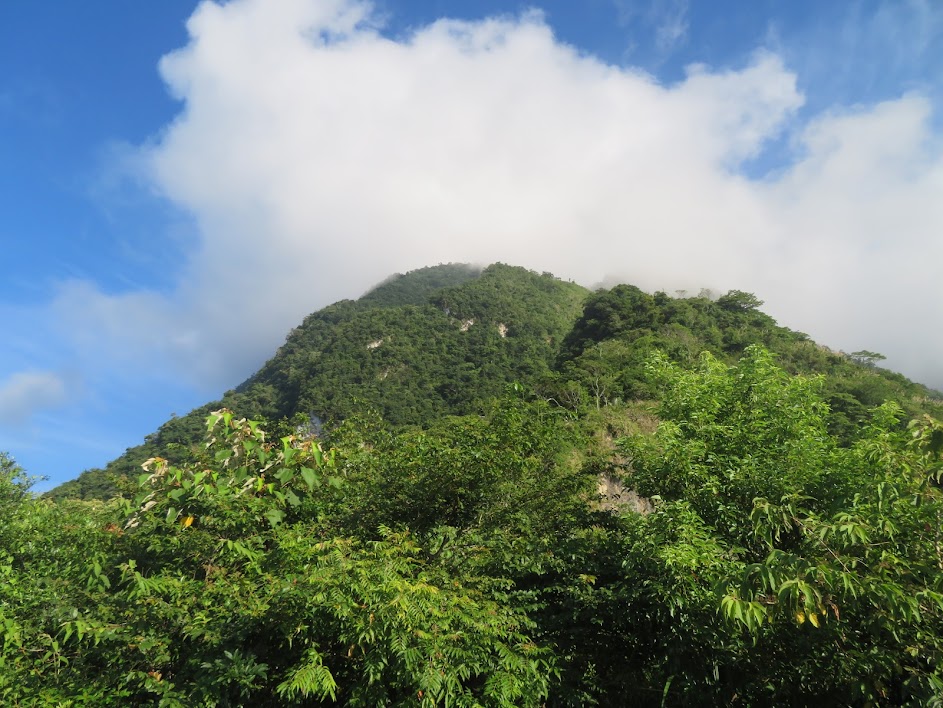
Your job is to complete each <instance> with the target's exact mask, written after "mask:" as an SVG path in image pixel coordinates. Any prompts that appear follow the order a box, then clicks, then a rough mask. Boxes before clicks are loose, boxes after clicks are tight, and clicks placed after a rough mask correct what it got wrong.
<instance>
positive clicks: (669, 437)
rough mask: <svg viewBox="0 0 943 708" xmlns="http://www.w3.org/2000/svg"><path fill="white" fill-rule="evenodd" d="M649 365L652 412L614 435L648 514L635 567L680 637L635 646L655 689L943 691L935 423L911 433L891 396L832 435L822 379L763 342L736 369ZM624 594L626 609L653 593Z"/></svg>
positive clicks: (893, 696) (659, 629) (921, 694)
mask: <svg viewBox="0 0 943 708" xmlns="http://www.w3.org/2000/svg"><path fill="white" fill-rule="evenodd" d="M649 370H650V373H651V375H652V376H653V377H654V378H655V379H656V380H658V381H660V382H661V385H662V386H663V391H664V393H663V399H662V403H661V407H660V415H661V418H662V423H661V425H660V426H659V428H658V430H657V431H656V433H655V434H654V435H652V436H648V437H646V436H636V437H633V438H630V439H626V440H624V441H623V443H622V446H623V449H624V451H625V453H626V454H627V456H628V458H629V460H630V464H629V469H628V472H627V481H628V482H629V483H631V484H632V485H634V486H635V487H636V488H637V489H638V491H639V492H640V493H642V494H644V495H647V496H650V497H651V498H652V499H653V500H655V512H654V513H653V514H651V515H650V516H648V517H646V518H645V519H644V520H641V521H640V527H641V528H642V529H644V534H642V535H640V536H637V537H636V545H635V546H634V547H633V550H632V552H631V554H630V559H631V560H629V561H628V562H629V570H630V572H632V573H638V574H640V575H641V576H642V577H645V578H647V580H646V581H645V582H646V583H647V584H648V585H649V587H650V588H651V590H650V591H649V592H652V591H654V592H656V593H658V594H661V596H662V600H663V604H662V606H661V608H659V609H658V610H657V611H656V612H655V617H656V618H657V619H656V620H655V627H654V628H653V629H654V631H655V632H656V634H658V635H659V636H664V637H672V638H674V641H675V642H677V644H674V643H673V642H669V643H668V645H667V646H668V647H669V650H668V652H666V653H665V654H663V655H662V656H661V657H659V656H658V654H657V653H653V654H652V655H650V656H649V657H647V658H641V657H640V660H641V663H643V664H645V663H648V664H649V667H650V669H651V668H653V667H658V671H657V672H653V673H652V674H651V675H652V676H653V677H654V676H658V677H659V680H664V681H667V680H668V679H671V680H672V684H671V687H670V690H668V687H667V685H666V691H667V693H666V695H676V696H678V699H679V700H682V701H683V702H686V703H691V702H695V701H696V702H704V703H727V702H730V701H732V700H734V698H736V699H738V700H743V701H745V702H746V703H763V704H772V703H775V704H780V705H781V704H797V703H804V704H810V703H812V704H817V705H831V704H836V703H842V702H844V701H847V700H851V701H852V702H853V703H854V704H862V705H901V704H909V705H928V704H930V703H933V702H934V701H937V702H938V701H939V700H940V697H941V695H943V676H941V671H943V664H941V661H943V594H941V592H943V572H941V571H943V555H941V551H940V548H941V545H940V516H941V513H943V499H941V494H940V489H939V482H940V474H941V464H943V463H941V457H940V447H941V446H943V429H941V424H940V423H938V422H936V421H934V420H932V419H930V418H924V419H922V420H919V421H916V422H914V423H913V424H911V426H910V428H909V429H907V430H904V429H902V428H901V426H900V425H899V417H900V409H899V407H896V406H895V405H894V404H888V405H886V406H883V407H881V408H878V409H876V410H875V412H874V414H873V416H872V420H871V423H870V424H869V426H868V427H867V429H866V430H863V431H861V432H860V435H859V438H858V440H857V441H856V443H855V444H854V445H852V446H851V447H843V446H841V445H840V444H839V442H838V441H837V440H836V439H835V438H833V437H831V436H830V435H828V433H827V407H826V406H825V404H824V402H823V401H822V398H821V396H820V393H819V392H820V390H821V386H822V382H821V380H818V379H814V378H812V379H810V378H803V377H793V376H789V375H787V374H786V373H785V372H783V371H782V370H781V369H779V368H778V367H777V366H776V365H775V364H774V363H773V361H772V359H771V356H770V354H769V353H768V352H766V351H765V350H763V349H761V348H757V347H753V348H750V349H748V350H747V352H746V355H745V356H744V358H743V359H742V360H741V361H740V362H739V364H738V365H736V366H733V367H730V366H727V365H724V364H722V363H720V362H718V361H717V360H716V359H714V358H713V357H711V356H709V355H705V356H704V357H703V359H702V362H701V365H700V367H699V368H698V369H697V370H694V371H685V370H682V369H680V368H678V367H677V366H675V365H673V364H671V363H670V362H669V361H668V360H667V359H665V358H664V357H656V358H655V359H654V360H653V361H652V363H651V364H650V369H649ZM636 563H637V564H638V565H637V567H636V568H634V569H632V568H631V566H633V565H635V564H636ZM640 579H641V578H640ZM633 593H634V595H635V597H632V595H631V594H630V597H629V598H627V601H628V603H629V606H630V607H631V606H632V605H635V606H636V607H637V606H639V604H640V601H642V600H644V599H646V595H648V593H645V592H642V593H639V592H638V591H637V590H635V591H633ZM653 599H654V598H651V597H650V596H649V597H648V598H647V600H648V602H651V601H652V600H653ZM642 606H644V605H642ZM718 609H720V610H721V612H720V613H718V612H717V610H718ZM668 610H670V612H669V611H668ZM650 622H651V620H648V621H647V623H650ZM672 646H673V647H674V648H673V649H672V648H671V647H672ZM698 657H700V658H698ZM705 669H707V670H706V671H705ZM682 697H683V698H682ZM695 697H696V698H695Z"/></svg>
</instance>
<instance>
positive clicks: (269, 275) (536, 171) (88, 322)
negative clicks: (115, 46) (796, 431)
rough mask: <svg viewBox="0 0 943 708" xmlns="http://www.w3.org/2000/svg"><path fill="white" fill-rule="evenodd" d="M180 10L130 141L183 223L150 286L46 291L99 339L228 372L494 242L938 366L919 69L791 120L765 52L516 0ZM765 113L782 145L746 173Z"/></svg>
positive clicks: (934, 372)
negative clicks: (182, 250) (737, 62)
mask: <svg viewBox="0 0 943 708" xmlns="http://www.w3.org/2000/svg"><path fill="white" fill-rule="evenodd" d="M188 29H189V32H190V42H189V44H188V45H187V46H186V47H184V48H182V49H180V50H178V51H176V52H174V53H172V54H170V55H168V56H166V57H165V58H164V59H163V61H162V62H161V72H162V75H163V77H164V79H165V81H166V82H167V84H168V86H169V88H170V90H171V91H172V92H173V93H174V95H176V96H177V97H178V98H179V99H180V100H181V102H182V104H181V111H180V114H179V116H178V117H177V119H176V120H175V121H174V122H173V123H171V124H170V125H168V126H166V129H165V130H164V131H163V132H162V133H161V134H160V135H159V136H157V137H156V138H155V139H154V141H153V142H152V143H150V144H148V145H146V146H144V147H142V148H141V151H140V155H139V164H140V166H141V170H142V172H143V175H144V176H145V177H146V179H147V180H148V181H149V183H150V184H151V185H152V186H153V188H154V189H156V190H157V191H158V193H159V194H161V195H163V196H164V197H166V198H167V199H169V200H170V201H171V202H173V203H174V204H176V205H177V206H179V207H180V208H182V209H183V210H185V211H186V212H188V213H189V214H190V215H192V218H193V220H194V222H195V224H196V226H197V229H196V233H198V235H199V238H198V239H197V240H195V241H194V242H193V243H191V244H189V246H188V251H187V252H188V259H187V262H186V265H185V268H184V269H183V270H182V271H181V272H178V273H174V274H171V275H170V277H171V278H172V279H173V282H174V286H173V288H172V291H171V292H170V294H169V295H168V294H158V293H152V292H129V293H123V294H119V295H114V294H108V293H105V292H102V291H100V290H99V289H97V288H96V287H94V286H93V285H91V284H88V283H77V284H72V285H70V286H69V287H68V288H66V289H64V290H63V291H62V292H61V295H60V297H59V300H58V302H57V306H56V307H57V311H58V312H60V313H64V316H65V320H66V321H68V322H69V323H70V326H71V327H72V328H73V331H74V332H75V333H76V334H77V336H79V335H80V334H81V333H87V332H90V331H94V332H96V333H101V335H100V336H99V337H97V338H96V339H95V340H94V341H88V340H87V338H86V339H83V340H82V346H83V347H85V348H87V349H88V351H89V352H95V354H94V356H100V357H101V358H102V359H103V360H104V361H114V360H118V359H120V358H122V357H123V358H124V360H125V361H127V360H138V361H141V360H146V361H148V362H151V363H152V364H153V366H154V367H157V368H160V367H164V368H165V369H166V370H167V371H171V372H177V373H182V374H184V375H189V376H192V377H193V378H194V380H198V381H203V382H208V383H209V384H210V385H211V386H224V385H232V384H233V383H235V382H236V381H237V380H238V379H239V378H240V377H242V376H245V375H246V374H248V373H249V372H250V371H251V370H252V369H253V368H254V367H255V366H257V365H258V364H259V363H260V362H261V360H262V359H263V358H264V357H265V356H267V355H268V354H270V353H271V352H272V351H273V350H274V348H275V347H276V346H277V345H278V344H279V343H280V342H281V340H282V338H283V337H284V334H285V332H286V331H287V330H288V329H289V328H291V327H292V326H293V325H295V324H296V323H297V322H298V321H299V320H300V319H301V318H302V317H303V316H304V315H305V314H306V313H308V312H310V311H313V310H314V309H316V308H318V307H320V306H322V305H324V304H326V303H328V302H330V301H333V300H336V299H339V298H342V297H353V296H357V295H359V294H360V293H362V292H363V291H364V290H365V289H366V288H367V287H369V286H370V285H372V284H373V283H375V282H377V281H379V280H380V279H382V278H383V277H384V276H386V275H388V274H390V273H391V272H394V271H403V270H407V269H410V268H414V267H418V266H421V265H426V264H430V263H436V262H444V261H472V262H482V263H485V262H492V261H497V260H501V261H506V262H510V263H514V264H520V265H525V266H527V267H530V268H533V269H536V270H549V271H552V272H554V273H555V274H557V275H559V276H562V277H566V278H572V279H575V280H577V281H579V282H582V283H585V284H593V283H597V282H600V281H601V280H602V279H604V278H607V277H616V278H619V279H622V280H627V281H629V282H633V283H636V284H638V285H640V286H643V287H646V288H649V289H665V290H668V291H669V292H671V291H672V290H674V289H676V288H689V289H690V288H694V289H697V288H699V287H702V286H708V287H713V288H715V289H718V290H726V289H730V288H738V289H742V290H749V291H753V292H756V293H757V294H758V295H759V296H760V297H762V298H763V299H764V300H765V301H766V303H767V309H768V311H770V313H771V314H773V315H774V316H776V317H777V318H779V319H780V320H781V321H782V323H783V324H786V325H788V326H791V327H796V328H800V329H803V330H805V331H808V332H809V333H810V334H812V335H813V337H815V338H816V339H818V340H820V341H822V342H824V343H826V344H830V345H832V346H835V347H842V348H846V349H849V350H853V349H860V348H868V349H877V350H879V351H881V352H883V353H885V354H887V355H888V362H887V363H888V365H890V366H893V367H895V368H900V369H902V370H903V371H905V373H907V374H909V375H911V376H913V377H916V378H918V379H920V380H923V381H925V382H927V383H929V384H931V385H935V386H937V387H943V369H941V365H940V363H939V357H938V356H936V354H937V353H938V352H940V351H943V331H941V330H940V329H939V327H937V326H935V325H936V324H937V323H939V322H940V321H943V298H940V297H939V296H938V294H937V293H935V292H934V278H933V270H934V269H935V268H936V264H938V263H939V262H941V258H943V239H941V238H940V237H939V234H940V227H941V226H943V199H940V195H941V194H943V151H941V139H940V135H939V133H937V132H935V131H934V128H933V123H932V109H931V104H930V102H929V101H928V100H927V99H926V98H925V97H923V96H921V95H919V94H916V93H914V94H908V95H904V96H901V97H900V98H898V99H896V100H891V101H887V102H885V103H881V104H878V105H871V106H856V107H853V108H845V107H841V106H835V107H834V108H833V109H832V110H831V111H829V112H827V113H823V114H820V115H817V116H814V117H813V118H812V120H809V121H804V122H803V123H801V124H800V123H799V122H798V121H799V119H798V117H797V116H798V111H799V108H800V107H801V105H802V103H803V96H802V95H801V93H800V91H799V90H798V89H797V77H796V75H795V74H794V73H793V72H792V71H790V69H789V67H787V66H785V65H784V63H783V61H782V60H781V58H780V56H779V55H778V54H774V53H770V52H767V51H762V50H760V51H757V53H756V54H755V55H754V56H753V58H752V60H751V61H750V62H749V63H747V64H746V65H744V66H741V67H739V68H736V69H723V70H715V69H712V68H711V67H708V66H692V67H691V68H690V69H689V71H688V74H687V77H686V78H685V79H684V80H683V81H680V82H678V83H676V84H673V85H662V84H659V83H658V82H657V81H656V80H655V79H654V78H652V77H651V76H650V75H647V74H646V73H644V72H642V71H640V70H636V69H633V68H632V67H617V66H612V65H607V64H605V63H604V62H602V61H600V60H598V59H597V58H595V57H593V56H590V55H586V54H582V53H580V52H579V51H577V50H576V49H575V48H573V47H571V46H568V45H565V44H562V43H560V42H559V41H557V40H556V39H555V38H554V36H553V33H552V31H551V29H550V28H549V27H548V25H547V24H546V23H545V22H544V20H543V18H542V16H541V15H540V14H538V13H528V14H524V15H522V16H519V17H502V18H491V19H485V20H482V21H480V22H464V21H453V20H440V21H438V22H435V23H434V24H431V25H428V26H421V27H416V28H415V29H414V30H413V31H412V32H411V33H410V34H408V35H405V36H398V37H389V36H386V35H385V34H384V33H383V32H382V31H381V30H382V27H381V26H380V20H379V19H378V18H377V16H376V15H374V14H373V12H372V10H371V7H370V6H369V5H368V4H366V3H361V2H353V1H347V0H332V1H331V2H308V1H306V0H278V1H277V2H273V1H272V0H236V1H234V2H231V3H228V4H226V5H224V6H218V5H215V4H212V3H204V4H202V5H201V6H200V7H199V8H198V10H197V11H196V13H195V14H194V15H193V17H192V18H191V19H190V22H189V24H188ZM783 135H790V136H793V141H794V150H793V152H794V154H795V155H796V157H795V159H794V161H792V162H790V163H789V164H785V165H782V166H781V167H780V169H778V170H777V171H775V172H771V173H769V174H767V175H766V176H764V177H762V178H753V177H749V176H747V175H746V174H745V172H744V170H743V169H741V168H742V166H743V164H744V163H745V161H748V160H751V159H755V158H756V157H757V156H759V155H761V154H762V153H763V150H764V147H765V146H766V145H768V144H769V143H770V142H771V141H774V140H777V139H780V138H782V136H783ZM83 336H84V335H83ZM89 356H92V354H89Z"/></svg>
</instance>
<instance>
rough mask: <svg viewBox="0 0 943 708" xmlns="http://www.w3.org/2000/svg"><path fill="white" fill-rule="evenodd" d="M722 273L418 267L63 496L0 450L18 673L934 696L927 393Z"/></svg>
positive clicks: (158, 694) (125, 686)
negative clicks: (676, 287) (573, 273)
mask: <svg viewBox="0 0 943 708" xmlns="http://www.w3.org/2000/svg"><path fill="white" fill-rule="evenodd" d="M708 295H709V293H702V295H701V296H699V297H694V298H671V297H669V296H668V295H666V294H665V293H655V294H654V295H648V294H646V293H644V292H642V291H640V290H638V289H637V288H633V287H631V286H626V285H624V286H617V287H615V288H613V289H611V290H601V291H598V292H596V293H593V294H591V295H589V294H588V293H587V292H586V291H585V290H583V289H582V288H580V287H579V286H576V285H573V284H568V283H564V282H561V281H559V280H557V279H555V278H553V277H552V276H550V275H549V274H543V275H538V274H536V273H531V272H529V271H525V270H523V269H519V268H512V267H509V266H504V265H500V264H499V265H494V266H491V267H489V268H487V269H485V270H484V271H482V272H481V273H480V274H479V272H478V271H477V270H475V269H471V268H466V267H464V266H453V265H450V266H439V267H436V268H431V269H423V270H422V271H416V272H414V273H410V274H407V275H404V276H398V277H395V278H394V279H392V280H390V281H389V282H387V283H384V284H382V285H381V286H379V287H378V288H376V289H374V290H373V291H371V292H370V293H368V294H367V295H365V296H364V297H363V298H361V299H360V300H359V301H356V302H353V301H344V302H340V303H336V304H335V305H332V306H330V307H327V308H324V309H323V310H320V311H319V312H317V313H314V314H313V315H311V316H309V317H308V318H307V319H306V320H305V322H304V323H303V324H302V325H301V326H300V327H299V328H298V329H296V330H295V331H293V332H292V333H291V334H290V335H289V336H288V339H287V340H286V342H285V344H284V346H283V347H282V348H281V349H280V350H279V352H278V353H277V354H276V355H275V356H274V357H273V358H272V359H271V360H270V361H269V362H268V363H266V365H265V366H264V367H263V368H262V369H261V370H260V371H259V372H258V373H257V374H256V375H254V376H253V377H252V378H250V379H249V380H248V381H247V382H246V383H245V384H243V385H242V386H240V387H238V388H237V389H236V390H235V391H231V392H228V393H227V394H226V396H225V397H224V401H225V403H226V408H223V409H220V410H216V408H219V406H213V407H211V406H209V405H208V406H205V407H203V408H201V409H198V410H197V411H194V412H193V413H191V414H188V415H186V416H183V417H180V418H173V419H171V420H170V421H168V422H167V423H165V424H164V425H163V426H161V428H160V429H159V430H158V431H156V432H155V433H154V434H153V435H151V436H148V438H147V439H146V440H145V442H144V444H143V445H141V446H139V447H138V448H134V449H132V450H129V451H128V452H127V453H126V455H124V456H122V458H119V460H116V461H115V462H113V463H112V464H110V465H109V466H108V468H107V469H106V470H104V471H102V470H99V471H95V472H93V473H91V474H86V475H83V477H82V478H80V480H78V481H77V482H75V483H74V484H72V485H71V487H66V488H60V489H59V490H57V491H56V492H55V493H54V494H53V495H50V497H51V498H41V499H38V498H35V497H34V496H33V495H32V494H31V493H30V491H29V490H30V486H29V485H30V480H29V479H28V477H27V476H26V475H25V473H24V472H23V471H22V470H21V469H20V468H19V467H18V466H17V465H16V464H15V462H13V461H12V460H11V459H10V458H9V457H7V456H3V455H0V512H2V514H0V581H2V582H0V638H2V644H0V702H2V703H3V704H5V705H7V704H8V705H95V706H107V705H164V706H175V705H181V706H182V705H186V706H191V705H197V706H227V705H286V706H290V705H321V704H327V703H337V704H343V705H430V706H431V705H440V704H448V705H469V706H471V705H475V706H478V705H556V706H583V705H652V706H654V705H662V706H664V705H727V704H731V705H732V704H742V705H860V706H867V705H871V706H876V705H915V706H916V705H921V706H922V705H939V704H941V702H943V676H941V675H940V674H941V666H943V551H941V549H943V537H941V535H940V534H941V528H943V499H941V492H940V489H941V482H943V479H941V478H943V458H941V451H943V424H941V423H940V422H938V417H939V413H940V411H941V406H940V403H939V401H938V400H937V399H936V398H934V397H933V396H932V395H931V392H929V391H927V390H926V389H925V388H923V387H920V386H918V385H916V384H913V383H912V382H909V381H907V380H906V379H905V378H904V377H902V376H900V375H898V374H893V373H892V372H889V371H886V370H884V369H881V368H878V367H876V366H873V363H874V361H875V360H876V359H874V360H872V361H868V360H866V359H865V358H863V355H864V354H868V355H869V356H870V355H873V354H874V353H873V352H857V353H855V354H853V355H849V356H846V355H842V354H838V353H834V352H830V351H829V350H827V349H825V348H823V347H820V346H818V345H816V344H815V343H813V342H811V341H809V339H808V337H806V336H805V335H803V334H802V333H799V332H792V331H790V330H788V329H785V328H782V327H779V326H777V325H776V323H775V322H774V321H773V320H772V319H771V318H770V317H769V316H767V315H765V314H763V313H762V312H761V311H759V309H758V308H759V306H760V305H761V304H762V303H761V302H760V301H759V300H758V299H757V298H756V297H755V296H753V295H752V294H750V293H743V292H740V291H731V292H729V293H727V294H726V295H724V296H721V297H720V298H718V299H717V300H716V301H715V300H712V299H711V298H710V297H708ZM587 296H588V297H587ZM584 305H585V306H584ZM858 355H862V356H858ZM876 356H878V355H875V357H876ZM797 373H801V374H802V375H799V376H797V375H796V374H797ZM212 411H215V412H212ZM656 411H657V415H656ZM928 414H932V415H928ZM933 416H936V417H933ZM207 418H208V419H209V428H207V424H206V423H207ZM250 418H251V420H250ZM908 421H910V422H908ZM616 439H618V440H616ZM142 465H143V466H144V468H145V474H143V475H141V474H140V473H141V466H142ZM122 480H124V481H122ZM122 485H123V487H122ZM118 489H122V490H123V492H124V497H123V498H118V499H112V500H111V501H109V502H107V503H103V502H96V501H78V500H76V499H75V498H72V499H70V498H68V497H70V496H71V497H82V498H91V497H95V496H100V497H103V498H108V497H110V496H112V495H113V492H114V491H115V490H118ZM600 494H601V495H602V496H600ZM52 499H55V502H53V500H52Z"/></svg>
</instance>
